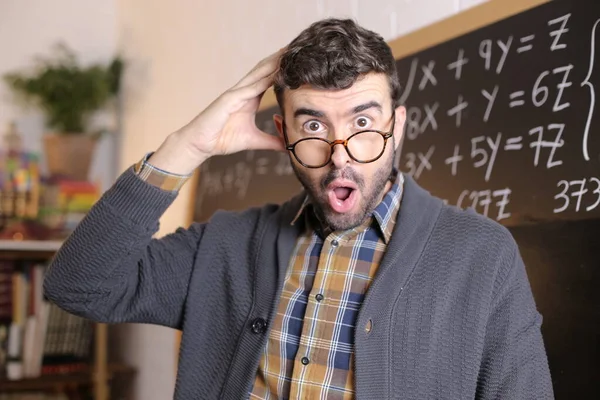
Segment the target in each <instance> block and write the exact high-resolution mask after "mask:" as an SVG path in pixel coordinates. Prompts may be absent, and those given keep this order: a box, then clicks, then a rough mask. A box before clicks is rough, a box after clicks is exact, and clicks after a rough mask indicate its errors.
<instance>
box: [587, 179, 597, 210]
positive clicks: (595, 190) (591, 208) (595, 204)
mask: <svg viewBox="0 0 600 400" xmlns="http://www.w3.org/2000/svg"><path fill="white" fill-rule="evenodd" d="M590 181H594V182H595V183H596V189H594V191H593V192H592V193H594V194H595V195H596V202H595V203H594V204H592V205H591V206H589V207H588V208H586V209H585V210H586V211H592V210H593V209H595V208H596V207H598V205H600V180H598V179H597V178H590Z"/></svg>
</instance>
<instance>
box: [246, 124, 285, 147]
mask: <svg viewBox="0 0 600 400" xmlns="http://www.w3.org/2000/svg"><path fill="white" fill-rule="evenodd" d="M247 146H248V150H276V151H284V150H285V143H284V142H283V139H282V138H281V137H280V136H274V135H269V134H268V133H265V132H263V131H261V130H259V129H256V130H255V131H254V132H253V134H252V135H250V137H249V138H248V143H247Z"/></svg>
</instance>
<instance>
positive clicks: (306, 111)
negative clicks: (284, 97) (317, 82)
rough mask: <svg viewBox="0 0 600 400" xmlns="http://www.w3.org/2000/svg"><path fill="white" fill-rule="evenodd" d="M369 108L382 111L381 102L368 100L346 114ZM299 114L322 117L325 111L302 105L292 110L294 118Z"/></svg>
mask: <svg viewBox="0 0 600 400" xmlns="http://www.w3.org/2000/svg"><path fill="white" fill-rule="evenodd" d="M370 108H376V109H377V110H378V111H379V112H383V107H382V106H381V104H379V103H378V102H377V101H369V102H368V103H364V104H360V105H358V106H356V107H354V108H353V109H352V110H351V111H350V112H349V113H348V114H349V115H354V114H358V113H361V112H363V111H366V110H368V109H370ZM301 115H308V116H309V117H315V118H324V117H325V113H323V112H322V111H318V110H313V109H311V108H304V107H302V108H299V109H297V110H296V111H294V118H297V117H299V116H301Z"/></svg>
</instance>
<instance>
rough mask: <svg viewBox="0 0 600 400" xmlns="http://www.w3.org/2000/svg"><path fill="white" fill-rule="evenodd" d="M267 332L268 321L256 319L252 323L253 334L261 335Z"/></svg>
mask: <svg viewBox="0 0 600 400" xmlns="http://www.w3.org/2000/svg"><path fill="white" fill-rule="evenodd" d="M266 330H267V321H265V320H264V319H262V318H256V319H255V320H254V321H252V332H254V333H256V334H259V333H265V331H266Z"/></svg>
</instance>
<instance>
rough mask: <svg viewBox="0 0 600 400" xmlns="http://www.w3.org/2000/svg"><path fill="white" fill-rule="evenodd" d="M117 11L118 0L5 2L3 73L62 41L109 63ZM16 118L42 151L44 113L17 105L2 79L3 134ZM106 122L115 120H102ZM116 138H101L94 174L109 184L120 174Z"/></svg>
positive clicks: (87, 57) (86, 57) (0, 42)
mask: <svg viewBox="0 0 600 400" xmlns="http://www.w3.org/2000/svg"><path fill="white" fill-rule="evenodd" d="M115 13H116V6H115V2H114V1H113V0H105V1H81V0H53V1H47V0H2V1H0V49H1V53H0V76H2V75H4V74H5V73H6V72H8V71H13V70H15V69H21V68H29V67H31V66H32V65H33V63H32V62H33V59H34V57H36V56H39V55H43V56H46V55H49V54H50V53H49V50H50V48H51V47H52V46H53V45H54V44H55V43H56V42H57V41H59V40H63V41H64V42H65V43H66V44H67V45H68V46H69V47H71V48H72V49H73V50H74V51H75V52H76V53H77V54H78V55H79V59H80V61H81V62H82V63H83V64H87V63H92V62H106V61H107V60H109V59H110V58H111V57H112V56H113V55H114V54H115V50H116V45H117V39H116V33H117V30H116V23H117V19H116V15H115ZM12 120H14V121H15V122H16V123H17V126H18V129H19V130H20V131H21V133H22V134H23V138H24V141H25V145H26V146H27V147H28V148H29V149H30V150H32V151H38V152H40V151H41V150H42V141H41V137H42V134H43V132H44V126H43V118H42V115H41V114H40V113H39V112H37V111H35V110H34V109H32V108H28V109H24V108H22V107H20V106H17V105H15V104H14V97H13V95H12V93H10V92H9V91H8V88H7V87H6V86H5V85H4V83H3V82H2V83H0V136H3V135H4V133H5V131H6V128H7V125H8V123H9V121H12ZM101 122H106V123H109V122H110V121H109V120H108V119H106V118H101ZM115 136H116V134H112V135H109V136H105V137H104V138H103V139H102V140H101V142H100V143H99V147H98V151H97V153H96V155H95V158H94V161H93V165H92V169H91V171H90V178H91V179H93V180H99V181H100V182H101V183H102V184H103V185H104V186H106V185H108V184H109V183H110V182H111V181H112V180H114V175H115V174H116V169H115V168H114V167H115V163H114V162H113V160H114V159H115V155H116V154H115V153H116V152H117V143H118V138H117V137H115ZM0 139H1V138H0ZM1 143H2V141H1V140H0V145H1ZM42 161H43V159H42Z"/></svg>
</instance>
